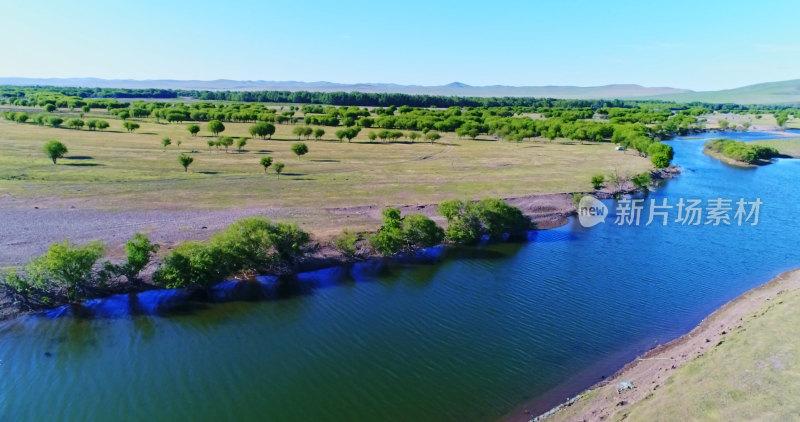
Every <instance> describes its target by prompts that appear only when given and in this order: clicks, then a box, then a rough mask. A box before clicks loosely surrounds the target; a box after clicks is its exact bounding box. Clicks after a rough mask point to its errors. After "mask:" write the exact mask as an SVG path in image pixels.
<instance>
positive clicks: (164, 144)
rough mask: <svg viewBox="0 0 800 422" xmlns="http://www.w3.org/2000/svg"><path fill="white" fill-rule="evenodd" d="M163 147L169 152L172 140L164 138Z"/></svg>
mask: <svg viewBox="0 0 800 422" xmlns="http://www.w3.org/2000/svg"><path fill="white" fill-rule="evenodd" d="M161 145H162V146H164V151H166V150H167V147H168V146H170V145H172V139H169V138H164V139H162V140H161Z"/></svg>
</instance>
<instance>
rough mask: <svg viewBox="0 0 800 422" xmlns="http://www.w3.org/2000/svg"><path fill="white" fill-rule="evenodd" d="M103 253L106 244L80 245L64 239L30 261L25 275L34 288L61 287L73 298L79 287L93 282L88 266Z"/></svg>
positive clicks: (75, 297)
mask: <svg viewBox="0 0 800 422" xmlns="http://www.w3.org/2000/svg"><path fill="white" fill-rule="evenodd" d="M105 251H106V245H105V244H104V243H103V242H100V241H94V242H89V243H88V244H86V245H83V246H77V245H75V244H72V243H70V242H69V241H67V240H65V241H64V242H63V243H54V244H52V245H50V248H48V249H47V253H45V254H44V255H42V256H40V257H38V258H34V259H32V260H31V262H30V263H29V264H28V265H27V266H26V267H25V274H26V276H27V277H29V279H30V282H31V283H32V284H34V285H38V286H44V287H47V286H52V285H55V286H59V287H65V288H66V289H67V297H68V298H69V299H77V298H78V297H79V296H80V293H81V289H82V287H83V286H85V285H87V284H90V283H91V282H92V281H93V279H94V277H93V276H92V267H93V266H94V264H95V263H96V262H97V260H98V259H100V257H102V256H103V254H104V253H105Z"/></svg>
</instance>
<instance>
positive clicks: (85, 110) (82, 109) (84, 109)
mask: <svg viewBox="0 0 800 422" xmlns="http://www.w3.org/2000/svg"><path fill="white" fill-rule="evenodd" d="M91 110H92V108H91V107H89V106H88V105H85V106H83V107H81V111H83V112H84V113H88V112H89V111H91Z"/></svg>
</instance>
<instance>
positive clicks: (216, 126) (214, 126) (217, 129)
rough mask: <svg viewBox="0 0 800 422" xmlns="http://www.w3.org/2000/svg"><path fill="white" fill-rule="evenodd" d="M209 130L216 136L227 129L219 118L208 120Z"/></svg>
mask: <svg viewBox="0 0 800 422" xmlns="http://www.w3.org/2000/svg"><path fill="white" fill-rule="evenodd" d="M208 131H209V132H211V133H212V134H213V135H214V136H217V135H219V134H220V133H222V132H224V131H225V125H223V124H222V122H221V121H219V120H212V121H210V122H208Z"/></svg>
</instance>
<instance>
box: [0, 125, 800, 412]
mask: <svg viewBox="0 0 800 422" xmlns="http://www.w3.org/2000/svg"><path fill="white" fill-rule="evenodd" d="M713 136H714V135H700V136H697V137H686V138H679V139H676V140H674V141H671V144H672V145H673V147H674V149H675V152H676V154H675V163H676V164H678V165H680V166H681V167H683V168H684V173H683V174H682V175H681V176H680V177H679V178H677V179H675V180H672V181H669V182H667V183H666V184H665V185H664V186H663V187H662V188H660V189H658V190H657V191H655V192H654V193H652V194H651V196H650V198H652V199H655V200H656V201H659V202H660V201H661V200H663V199H666V200H667V201H668V202H669V204H676V203H677V202H678V200H679V199H680V198H686V199H691V198H697V199H703V200H704V201H705V200H708V199H713V198H718V197H720V198H725V199H732V200H733V201H734V202H735V201H737V200H738V199H739V198H745V199H746V200H748V201H751V200H754V199H756V198H760V200H761V201H762V202H763V204H762V205H761V207H760V212H759V222H758V224H757V225H755V226H751V225H750V224H746V225H743V226H738V225H737V224H735V223H734V224H732V225H730V226H725V225H721V226H713V225H700V226H685V225H681V224H680V223H674V222H670V223H669V224H667V225H666V226H663V225H661V224H658V223H656V224H651V225H649V226H647V225H644V222H646V220H647V214H646V213H645V215H644V216H643V217H642V223H641V224H640V225H639V226H629V225H621V226H620V225H616V224H614V218H615V215H613V214H614V212H613V211H614V210H615V209H616V206H617V204H616V203H614V202H611V201H607V202H606V204H607V205H608V206H609V209H610V210H611V211H612V215H610V216H609V218H608V219H607V221H606V222H605V223H604V224H599V225H597V226H594V227H591V228H583V227H582V226H580V225H579V224H578V222H577V221H571V222H570V223H569V224H567V225H566V226H564V227H561V228H558V229H554V230H547V231H539V232H535V233H532V234H531V241H530V242H527V243H522V244H493V245H484V246H479V247H475V248H464V249H452V250H446V251H441V250H432V251H429V254H428V255H427V256H425V257H422V258H420V259H418V260H415V261H413V262H390V263H365V264H359V265H356V266H354V267H352V268H334V269H329V270H323V271H319V272H315V273H310V274H303V275H301V276H300V279H299V281H298V282H297V283H294V284H292V286H293V287H292V288H279V287H277V284H276V283H275V280H273V279H270V278H263V279H262V280H261V283H259V284H254V283H250V285H246V286H242V285H237V284H236V283H226V284H222V285H220V286H219V288H218V289H217V290H216V292H215V294H216V296H217V297H218V298H219V299H220V301H221V302H222V301H223V299H226V298H227V299H230V298H237V297H253V295H254V292H253V290H254V289H255V290H256V292H255V294H256V295H257V296H259V297H260V298H261V300H258V301H228V302H224V303H217V304H208V303H205V304H204V303H193V302H188V303H186V302H185V301H181V297H180V295H181V294H180V293H176V292H168V291H167V292H164V291H161V292H158V291H156V292H147V293H144V294H140V295H139V296H133V297H127V296H124V297H115V298H111V299H107V300H102V301H93V302H91V303H89V304H87V307H88V308H89V309H90V310H91V314H92V315H93V316H92V317H86V316H83V317H79V316H76V315H75V313H74V312H73V311H71V310H70V309H60V310H55V311H51V312H48V313H47V314H46V315H44V316H29V317H24V318H18V319H15V320H11V321H6V322H3V323H0V420H8V421H11V420H41V421H44V420H75V421H77V420H98V421H99V420H165V421H166V420H192V421H218V420H241V421H247V420H253V421H255V420H270V421H345V420H347V421H375V420H381V421H487V420H495V419H498V418H501V417H503V416H504V415H506V414H508V413H509V412H511V411H513V410H515V409H517V408H518V407H519V406H520V404H521V403H523V402H532V403H533V405H532V406H533V407H532V410H533V411H534V413H536V411H543V410H546V409H547V408H549V407H551V406H552V405H554V404H556V403H557V402H560V401H562V400H563V399H564V398H565V397H566V396H568V395H570V394H574V393H576V392H578V391H579V390H581V389H583V388H585V387H588V386H589V385H590V384H593V383H594V382H596V381H598V380H599V379H600V377H601V376H602V375H610V374H611V373H612V372H614V371H615V370H616V369H618V368H619V367H621V366H622V365H623V364H624V363H626V362H627V361H629V360H631V359H632V358H633V357H635V356H636V355H638V354H640V353H642V352H644V351H646V350H647V349H649V348H651V347H653V346H655V345H657V344H660V343H665V342H667V341H669V340H671V339H674V338H675V337H677V336H680V335H682V334H684V333H686V332H688V331H689V330H690V329H691V328H692V327H693V326H694V325H696V324H697V323H698V322H699V321H700V320H701V319H702V318H703V317H705V316H706V315H708V314H709V313H710V312H712V311H713V310H714V309H715V308H717V307H719V306H720V305H722V304H723V303H724V302H726V301H728V300H730V299H732V298H734V297H735V296H737V295H739V294H740V293H742V292H744V291H746V290H748V289H750V288H752V287H755V286H757V285H759V284H762V283H764V282H766V281H768V280H769V279H771V278H773V277H774V276H775V275H777V274H778V273H780V272H783V271H785V270H789V269H793V268H797V267H800V248H798V239H800V200H799V199H800V183H798V175H799V174H800V161H798V160H789V159H785V160H778V162H777V163H776V164H772V165H768V166H764V167H760V168H757V169H754V170H752V169H751V170H744V169H738V168H734V167H730V166H727V165H725V164H722V163H720V162H718V161H716V160H714V159H712V158H710V157H707V156H705V155H703V154H702V152H701V149H702V144H703V142H704V141H705V139H707V138H710V137H713ZM726 137H732V138H736V139H741V140H755V139H764V138H774V137H775V135H774V134H762V133H731V134H726ZM734 207H735V205H734ZM674 219H675V215H673V216H672V217H671V220H674ZM178 303H182V304H181V305H177V304H178Z"/></svg>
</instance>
